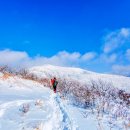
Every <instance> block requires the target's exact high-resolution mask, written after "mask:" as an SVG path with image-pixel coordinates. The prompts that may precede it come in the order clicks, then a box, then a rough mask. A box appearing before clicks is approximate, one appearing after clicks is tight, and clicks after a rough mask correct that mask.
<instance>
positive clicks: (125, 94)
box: [0, 66, 130, 130]
mask: <svg viewBox="0 0 130 130" xmlns="http://www.w3.org/2000/svg"><path fill="white" fill-rule="evenodd" d="M49 67H50V66H49ZM51 69H52V68H51V67H50V70H47V71H48V72H47V71H45V72H42V74H43V75H44V76H42V75H40V74H39V71H37V73H35V72H36V71H35V72H34V71H32V70H27V69H22V70H18V71H15V70H13V69H10V68H9V67H7V66H4V67H1V69H0V72H1V73H2V74H3V76H2V79H3V80H7V79H8V78H10V77H11V78H12V77H19V78H21V79H23V80H27V81H31V82H35V83H38V84H41V85H42V86H44V87H47V89H48V88H49V89H50V88H51V86H50V79H51V78H52V77H53V76H57V78H58V86H57V95H59V97H54V99H53V100H55V104H57V105H59V109H60V110H61V112H62V114H63V116H65V117H66V118H68V115H67V114H69V112H68V113H67V114H66V112H65V110H64V107H63V104H62V103H64V104H66V107H68V109H70V108H71V107H70V108H69V106H73V107H74V108H76V109H79V111H80V113H81V114H82V118H84V119H86V120H87V119H90V118H92V117H93V118H94V120H95V121H96V122H97V126H96V128H95V129H92V130H129V129H130V93H129V91H127V90H125V89H123V88H122V89H120V87H119V88H118V86H117V87H115V85H114V84H113V83H112V82H109V81H108V80H107V81H105V80H104V79H96V80H94V79H91V80H89V81H88V80H87V82H84V81H85V79H83V82H81V80H80V75H81V74H77V73H79V70H78V69H77V70H76V71H77V73H76V72H75V73H74V72H73V70H72V73H70V71H71V69H70V70H69V72H67V71H66V72H65V73H69V78H68V76H63V74H64V72H63V71H62V73H61V71H60V69H61V68H59V71H57V70H56V69H57V68H55V70H56V74H55V73H53V72H52V70H51ZM43 70H44V67H43ZM64 71H65V70H64ZM50 72H51V73H50ZM83 73H87V72H85V71H84V72H83ZM76 74H77V76H78V78H79V80H77V79H76V78H74V76H76ZM87 74H89V75H90V73H87ZM92 74H93V75H94V73H92ZM72 75H73V76H72ZM81 77H82V75H81ZM113 77H114V76H113ZM123 78H124V77H123ZM127 80H128V79H127ZM129 80H130V79H129ZM118 82H119V81H118ZM129 85H130V84H129ZM61 101H62V103H61ZM43 106H44V100H43V99H36V100H35V101H33V102H24V103H22V104H21V105H20V106H19V111H20V112H21V115H22V116H25V115H26V114H28V113H29V112H30V111H32V110H31V109H34V108H35V107H38V108H39V109H43ZM70 110H71V109H70ZM68 120H70V118H68ZM70 122H71V121H70ZM64 123H66V122H64ZM48 125H49V124H48ZM66 125H70V123H69V121H68V122H67V124H66ZM33 128H34V129H35V130H43V123H42V122H37V123H36V124H35V126H33ZM24 129H27V128H25V127H23V130H24ZM29 129H31V128H29ZM62 129H63V130H75V129H77V130H78V129H79V130H86V129H90V127H88V126H87V122H86V125H85V127H84V129H83V128H80V127H79V128H78V127H75V129H72V128H70V126H68V127H65V126H62V127H59V128H58V127H57V128H56V129H55V130H62ZM48 130H52V129H51V128H48Z"/></svg>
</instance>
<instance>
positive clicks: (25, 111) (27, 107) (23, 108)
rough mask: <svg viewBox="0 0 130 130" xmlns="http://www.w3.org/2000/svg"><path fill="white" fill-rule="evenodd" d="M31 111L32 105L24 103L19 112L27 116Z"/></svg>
mask: <svg viewBox="0 0 130 130" xmlns="http://www.w3.org/2000/svg"><path fill="white" fill-rule="evenodd" d="M29 109H30V104H29V103H24V104H23V105H22V106H21V108H20V109H19V110H20V111H21V112H22V113H24V114H25V113H27V112H28V111H29Z"/></svg>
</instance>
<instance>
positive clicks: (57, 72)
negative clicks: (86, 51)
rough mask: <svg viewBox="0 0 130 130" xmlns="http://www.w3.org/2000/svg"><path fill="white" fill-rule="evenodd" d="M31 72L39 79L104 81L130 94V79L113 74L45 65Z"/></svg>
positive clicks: (83, 81)
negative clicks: (56, 78)
mask: <svg viewBox="0 0 130 130" xmlns="http://www.w3.org/2000/svg"><path fill="white" fill-rule="evenodd" d="M29 71H30V72H31V73H33V74H35V75H37V76H38V77H43V78H46V77H53V76H55V77H58V78H66V79H74V80H77V81H79V82H82V83H86V84H89V83H91V81H93V80H94V81H99V80H102V81H104V82H107V83H110V84H112V85H113V86H114V87H117V88H119V89H124V90H126V91H129V92H130V77H125V76H121V75H112V74H100V73H95V72H91V71H87V70H83V69H80V68H71V67H59V66H52V65H44V66H37V67H32V68H30V69H29Z"/></svg>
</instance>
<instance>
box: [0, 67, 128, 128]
mask: <svg viewBox="0 0 130 130" xmlns="http://www.w3.org/2000/svg"><path fill="white" fill-rule="evenodd" d="M29 71H30V72H31V73H33V74H35V75H37V76H39V78H48V77H49V78H51V77H53V76H56V77H58V78H66V79H74V80H77V81H79V82H82V83H89V82H90V81H91V80H95V81H98V80H99V79H101V80H104V81H106V82H111V83H112V84H113V85H114V87H117V88H121V89H125V90H127V91H129V90H130V78H128V77H123V76H117V75H107V74H98V73H94V72H90V71H86V70H82V69H79V68H65V67H58V66H51V65H45V66H40V67H33V68H30V69H29ZM98 101H99V103H98ZM97 104H99V106H100V99H99V100H97ZM105 105H106V106H105V107H104V109H105V108H106V107H109V109H110V111H109V112H110V114H109V113H108V111H105V112H100V114H97V113H98V112H97V110H98V106H96V108H95V109H94V108H88V109H84V108H81V107H78V106H74V105H73V104H69V103H68V102H67V101H66V100H64V99H61V98H60V95H59V93H57V94H54V93H53V91H52V90H50V89H49V88H46V87H44V86H43V85H42V84H40V83H38V82H36V81H32V80H27V79H23V78H21V77H18V76H13V75H9V76H4V74H2V73H0V130H99V129H100V130H110V129H112V130H126V129H127V130H129V128H130V127H129V123H130V117H129V116H126V115H130V111H129V109H128V108H127V107H123V108H122V106H120V105H119V104H117V105H116V104H115V103H114V102H113V101H111V103H110V104H109V106H107V105H108V104H105ZM106 110H107V109H106ZM122 113H123V114H122ZM118 114H119V115H121V116H119V118H117V115H118ZM122 115H123V116H122ZM126 119H127V120H126Z"/></svg>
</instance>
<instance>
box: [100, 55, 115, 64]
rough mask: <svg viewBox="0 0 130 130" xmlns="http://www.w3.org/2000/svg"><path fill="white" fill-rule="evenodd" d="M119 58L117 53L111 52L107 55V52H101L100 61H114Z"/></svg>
mask: <svg viewBox="0 0 130 130" xmlns="http://www.w3.org/2000/svg"><path fill="white" fill-rule="evenodd" d="M116 59H117V54H111V55H107V54H104V53H103V54H101V55H100V61H102V62H104V64H105V63H107V64H108V63H114V62H115V61H116Z"/></svg>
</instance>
